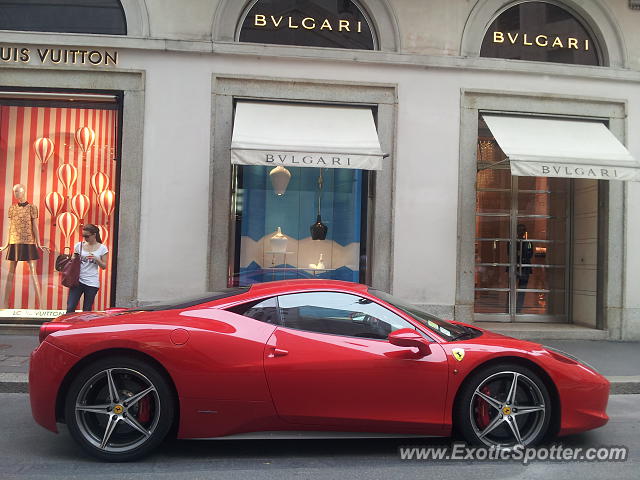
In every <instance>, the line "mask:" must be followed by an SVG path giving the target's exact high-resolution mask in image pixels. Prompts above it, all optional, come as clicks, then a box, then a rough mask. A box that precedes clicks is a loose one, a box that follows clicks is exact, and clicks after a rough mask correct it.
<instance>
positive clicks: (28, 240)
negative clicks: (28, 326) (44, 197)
mask: <svg viewBox="0 0 640 480" xmlns="http://www.w3.org/2000/svg"><path fill="white" fill-rule="evenodd" d="M13 196H14V197H15V199H16V200H17V201H18V203H17V204H14V205H11V207H10V208H9V238H8V239H7V243H5V244H4V245H3V246H1V247H0V252H3V251H5V250H7V261H8V262H9V272H8V274H7V283H6V285H5V290H4V295H3V302H2V306H3V307H4V308H8V307H9V298H10V297H11V293H12V292H13V288H14V284H15V275H16V267H17V266H18V262H27V263H28V264H29V272H30V274H31V275H30V276H31V282H32V284H33V289H34V290H35V294H36V308H41V293H40V279H39V278H38V274H37V271H36V266H37V264H36V262H37V261H38V260H39V259H40V254H39V252H38V250H42V251H43V252H49V249H48V248H47V247H45V246H43V245H42V244H41V243H40V233H39V231H38V207H36V206H35V205H32V204H30V203H29V202H27V200H26V197H27V191H26V188H25V186H24V185H22V184H17V185H14V186H13Z"/></svg>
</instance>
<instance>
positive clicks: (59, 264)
mask: <svg viewBox="0 0 640 480" xmlns="http://www.w3.org/2000/svg"><path fill="white" fill-rule="evenodd" d="M64 250H69V251H71V248H70V247H64V249H63V252H64ZM72 256H73V255H72V254H70V253H61V254H60V255H58V256H57V257H56V266H55V268H56V271H57V272H61V271H62V270H64V267H65V266H66V265H67V263H69V262H70V261H71V257H72Z"/></svg>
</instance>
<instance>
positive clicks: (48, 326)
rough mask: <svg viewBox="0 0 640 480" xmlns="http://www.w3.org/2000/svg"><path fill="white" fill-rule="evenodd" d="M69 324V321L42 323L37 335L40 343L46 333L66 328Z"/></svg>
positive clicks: (45, 336)
mask: <svg viewBox="0 0 640 480" xmlns="http://www.w3.org/2000/svg"><path fill="white" fill-rule="evenodd" d="M70 326H71V324H70V323H64V322H48V323H43V324H42V326H41V327H40V335H39V339H40V343H42V342H43V341H44V339H45V338H47V336H48V335H50V334H52V333H54V332H58V331H60V330H66V329H67V328H69V327H70Z"/></svg>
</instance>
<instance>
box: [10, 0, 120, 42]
mask: <svg viewBox="0 0 640 480" xmlns="http://www.w3.org/2000/svg"><path fill="white" fill-rule="evenodd" d="M0 30H20V31H28V32H60V33H95V34H105V35H126V34H127V22H126V19H125V15H124V10H123V9H122V5H121V4H120V1H119V0H65V1H64V2H58V1H54V0H17V1H16V0H13V1H12V0H0Z"/></svg>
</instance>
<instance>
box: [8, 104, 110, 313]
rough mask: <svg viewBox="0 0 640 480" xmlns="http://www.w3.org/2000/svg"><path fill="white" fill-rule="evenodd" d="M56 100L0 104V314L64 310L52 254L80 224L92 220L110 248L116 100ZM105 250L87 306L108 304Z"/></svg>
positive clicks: (76, 235) (74, 237)
mask: <svg viewBox="0 0 640 480" xmlns="http://www.w3.org/2000/svg"><path fill="white" fill-rule="evenodd" d="M64 105H66V104H64V103H61V102H57V103H55V104H53V103H49V104H47V103H46V102H44V101H43V102H40V103H38V104H28V105H27V104H25V102H23V101H17V100H16V101H12V100H9V99H4V100H2V103H1V104H0V185H1V186H2V192H3V193H2V195H0V211H1V214H2V218H1V220H0V249H1V250H2V253H1V254H0V274H1V278H2V285H1V287H0V289H1V296H0V301H1V302H2V304H1V305H0V315H1V316H18V317H29V316H35V317H44V318H46V317H53V316H56V315H58V314H60V313H61V312H63V311H64V310H65V306H66V302H67V295H68V291H69V290H68V289H67V288H65V287H63V286H62V284H61V278H60V273H58V272H57V271H56V270H55V260H56V257H57V256H58V255H60V254H62V253H68V252H69V249H70V248H72V247H73V245H74V244H75V243H76V242H79V241H81V240H82V238H81V230H82V227H83V226H84V225H88V224H94V225H96V226H97V227H98V229H99V230H100V233H101V235H100V236H101V239H102V243H103V244H104V245H105V246H106V247H107V248H108V249H109V251H110V252H113V240H114V238H113V237H114V236H113V228H114V225H115V218H114V217H115V212H114V210H115V206H116V192H117V168H116V167H117V162H116V145H117V134H118V107H117V105H116V104H104V105H103V104H99V103H95V104H86V105H85V104H83V105H74V107H73V108H69V107H67V106H64ZM113 258H114V255H111V256H110V258H109V262H108V265H107V268H106V269H105V270H101V272H100V276H101V277H100V279H101V281H100V284H101V285H102V287H101V288H100V290H99V292H98V295H97V297H96V300H95V304H94V309H104V308H106V307H109V306H110V303H111V302H110V299H111V293H112V292H111V290H112V288H111V285H112V279H113V278H112V269H111V263H112V260H113Z"/></svg>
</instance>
